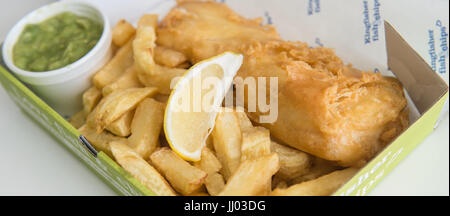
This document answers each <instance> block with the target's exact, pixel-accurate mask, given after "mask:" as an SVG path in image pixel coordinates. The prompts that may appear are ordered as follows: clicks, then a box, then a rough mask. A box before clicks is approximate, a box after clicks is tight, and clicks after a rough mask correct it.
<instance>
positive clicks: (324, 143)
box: [156, 1, 408, 166]
mask: <svg viewBox="0 0 450 216" xmlns="http://www.w3.org/2000/svg"><path fill="white" fill-rule="evenodd" d="M157 36H158V37H157V41H156V43H157V44H158V45H161V46H165V47H168V48H171V49H174V50H177V51H180V52H182V53H184V54H185V55H186V56H187V57H188V58H189V60H190V61H191V63H196V62H198V61H200V60H203V59H206V58H209V57H212V56H215V55H218V54H220V53H222V52H225V51H233V52H238V53H242V54H243V55H244V56H245V57H244V64H243V66H242V67H241V69H240V71H239V72H238V76H241V77H243V78H245V77H248V76H252V77H278V86H279V93H278V102H279V106H278V108H279V112H278V113H279V114H278V120H277V121H276V122H275V123H272V124H262V125H263V126H264V127H267V128H269V129H270V131H271V135H272V136H274V137H276V138H277V139H279V140H281V141H283V142H285V143H286V144H288V145H290V146H292V147H295V148H297V149H300V150H302V151H305V152H308V153H311V154H313V155H316V156H319V157H321V158H324V159H327V160H332V161H337V162H339V163H340V164H341V165H344V166H350V165H351V166H360V165H362V164H364V163H365V162H366V161H367V160H369V159H370V158H371V157H373V156H374V154H376V153H377V152H379V151H380V150H381V149H382V148H383V147H384V146H385V145H386V144H387V143H389V142H390V141H392V140H393V139H394V138H395V137H396V136H397V135H398V134H400V133H401V132H402V131H403V130H404V129H405V128H406V127H407V125H408V115H407V111H405V107H406V105H407V103H406V99H405V96H404V93H403V88H402V85H401V84H400V83H399V82H398V81H397V80H396V79H394V78H387V77H383V76H381V75H379V74H374V73H370V72H362V71H359V70H357V69H354V68H353V67H352V66H351V65H344V64H343V62H342V60H341V59H340V58H339V57H337V56H336V55H335V54H334V52H333V51H332V50H331V49H327V48H310V47H309V46H308V45H307V44H305V43H302V42H288V41H283V40H282V39H281V38H280V37H279V35H278V33H277V32H276V30H275V29H274V28H273V27H271V26H261V24H260V19H254V20H249V19H245V18H243V17H241V16H240V15H238V14H236V13H235V12H233V11H232V10H231V9H229V8H228V7H227V6H225V5H224V4H220V3H215V2H199V1H180V2H179V3H178V5H177V6H176V7H175V8H173V9H172V10H171V12H170V13H169V14H168V15H167V17H165V18H164V20H163V21H162V22H161V24H160V26H159V28H158V31H157ZM249 100H256V99H253V98H250V99H249ZM249 100H246V101H245V102H246V104H248V102H249ZM248 114H249V116H250V118H251V119H252V121H254V122H256V123H258V121H259V116H260V113H259V112H250V113H248Z"/></svg>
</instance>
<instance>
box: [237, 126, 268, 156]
mask: <svg viewBox="0 0 450 216" xmlns="http://www.w3.org/2000/svg"><path fill="white" fill-rule="evenodd" d="M270 142H271V140H270V132H269V130H267V129H265V128H263V127H255V128H253V129H249V130H246V131H245V132H243V133H242V147H241V161H244V160H247V159H256V158H259V157H261V156H265V155H269V154H270Z"/></svg>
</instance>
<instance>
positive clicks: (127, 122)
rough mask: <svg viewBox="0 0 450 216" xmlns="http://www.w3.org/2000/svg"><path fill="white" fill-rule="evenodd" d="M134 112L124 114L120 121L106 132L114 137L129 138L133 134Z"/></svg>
mask: <svg viewBox="0 0 450 216" xmlns="http://www.w3.org/2000/svg"><path fill="white" fill-rule="evenodd" d="M133 116H134V110H130V111H128V112H127V113H125V114H123V115H122V116H121V117H120V118H119V119H117V120H115V121H114V122H113V123H111V124H110V125H108V126H107V127H106V130H108V131H109V132H111V133H112V134H114V135H117V136H121V137H127V136H129V135H130V134H131V120H133Z"/></svg>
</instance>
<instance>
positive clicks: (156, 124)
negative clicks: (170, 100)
mask: <svg viewBox="0 0 450 216" xmlns="http://www.w3.org/2000/svg"><path fill="white" fill-rule="evenodd" d="M163 121H164V105H163V104H162V103H160V102H158V101H156V100H154V99H152V98H147V99H145V100H143V101H142V102H141V103H140V104H139V105H138V107H137V108H136V113H135V114H134V118H133V121H132V123H131V136H130V137H129V138H128V141H129V145H130V146H131V148H133V149H134V150H135V151H136V152H137V153H138V154H139V155H141V156H142V157H143V158H148V157H149V156H150V154H151V153H153V152H154V151H155V150H156V148H158V147H159V135H160V133H161V129H162V125H163Z"/></svg>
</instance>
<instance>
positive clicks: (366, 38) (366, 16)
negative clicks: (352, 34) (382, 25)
mask: <svg viewBox="0 0 450 216" xmlns="http://www.w3.org/2000/svg"><path fill="white" fill-rule="evenodd" d="M363 7H364V10H363V15H364V19H363V22H364V26H365V28H366V30H365V33H364V44H369V43H370V19H369V5H368V3H367V0H364V1H363Z"/></svg>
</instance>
